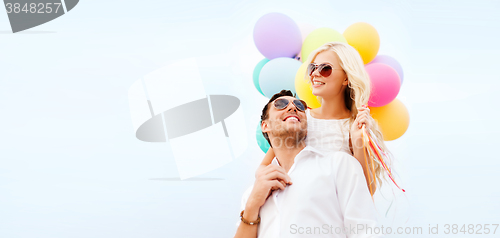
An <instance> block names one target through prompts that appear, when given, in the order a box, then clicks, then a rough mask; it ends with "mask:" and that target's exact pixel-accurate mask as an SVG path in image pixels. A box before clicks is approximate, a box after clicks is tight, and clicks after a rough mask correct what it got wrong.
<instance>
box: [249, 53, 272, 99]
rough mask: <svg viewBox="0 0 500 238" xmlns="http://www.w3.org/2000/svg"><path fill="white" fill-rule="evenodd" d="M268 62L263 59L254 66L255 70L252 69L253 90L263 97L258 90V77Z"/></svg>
mask: <svg viewBox="0 0 500 238" xmlns="http://www.w3.org/2000/svg"><path fill="white" fill-rule="evenodd" d="M267 62H269V60H268V59H263V60H261V61H260V62H259V63H258V64H257V65H256V66H255V69H253V85H254V86H255V88H256V89H257V90H258V91H259V93H260V94H262V95H263V96H265V95H264V93H263V92H262V90H261V89H260V85H259V75H260V71H261V70H262V67H264V65H265V64H266V63H267Z"/></svg>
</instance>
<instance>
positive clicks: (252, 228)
mask: <svg viewBox="0 0 500 238" xmlns="http://www.w3.org/2000/svg"><path fill="white" fill-rule="evenodd" d="M281 181H285V182H286V183H290V176H288V174H287V173H286V172H285V169H283V168H282V167H280V166H277V165H274V164H270V165H268V166H267V167H266V168H265V169H264V170H263V171H262V173H260V174H259V175H258V177H257V178H256V179H255V183H254V186H253V188H252V192H251V193H250V195H249V197H248V200H246V201H245V199H244V198H243V202H244V203H245V212H244V213H243V218H244V219H245V220H247V221H251V222H252V221H256V220H257V218H258V217H259V210H260V207H262V206H263V205H264V203H265V202H266V200H267V198H268V197H269V193H270V192H271V191H272V190H276V189H285V186H284V185H283V184H282V183H281ZM257 228H258V225H249V224H245V223H243V222H240V225H239V226H238V230H237V231H236V234H235V235H234V237H235V238H250V237H251V238H255V237H257Z"/></svg>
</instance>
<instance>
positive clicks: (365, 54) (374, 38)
mask: <svg viewBox="0 0 500 238" xmlns="http://www.w3.org/2000/svg"><path fill="white" fill-rule="evenodd" d="M343 35H344V37H345V39H346V40H347V42H348V43H349V45H351V46H352V47H354V48H355V49H356V50H358V52H359V55H361V58H362V59H363V63H365V64H368V63H370V61H372V60H373V59H375V56H377V53H378V49H379V48H380V37H379V35H378V32H377V30H376V29H375V27H373V26H372V25H370V24H368V23H365V22H358V23H354V24H352V25H350V26H349V27H347V29H346V30H345V31H344V34H343Z"/></svg>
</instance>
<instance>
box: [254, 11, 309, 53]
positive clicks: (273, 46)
mask: <svg viewBox="0 0 500 238" xmlns="http://www.w3.org/2000/svg"><path fill="white" fill-rule="evenodd" d="M253 40H254V42H255V46H257V49H258V50H259V51H260V53H261V54H263V55H264V56H265V57H266V58H268V59H274V58H278V57H290V58H291V57H294V56H295V55H297V54H298V53H299V52H300V48H301V45H302V36H301V34H300V30H299V27H298V26H297V24H296V23H295V22H294V21H293V20H292V18H290V17H288V16H287V15H285V14H282V13H277V12H273V13H268V14H266V15H264V16H262V17H261V18H260V19H259V20H258V21H257V23H255V27H254V28H253Z"/></svg>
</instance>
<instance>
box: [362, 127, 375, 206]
mask: <svg viewBox="0 0 500 238" xmlns="http://www.w3.org/2000/svg"><path fill="white" fill-rule="evenodd" d="M364 127H365V125H363V128H364ZM361 136H362V140H363V144H365V131H364V130H363V133H361ZM365 148H366V145H365ZM365 148H363V155H364V157H365V164H366V168H367V169H368V168H369V166H368V159H367V157H366V149H365ZM367 174H368V189H369V190H370V195H371V196H372V201H373V202H375V201H374V200H373V191H372V177H371V175H370V172H368V173H367Z"/></svg>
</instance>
